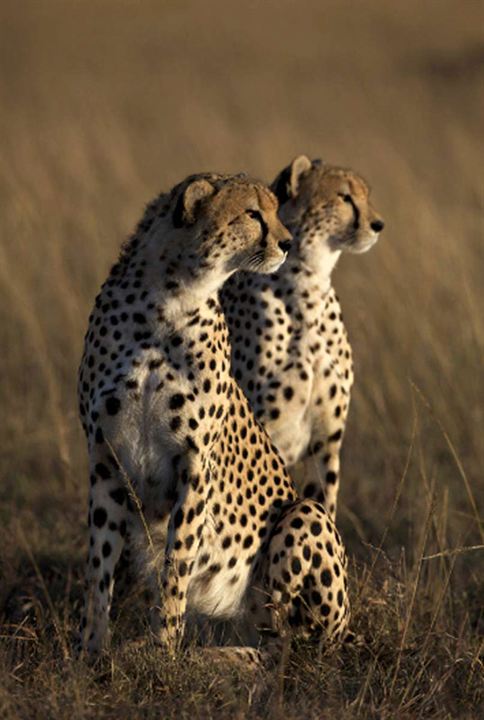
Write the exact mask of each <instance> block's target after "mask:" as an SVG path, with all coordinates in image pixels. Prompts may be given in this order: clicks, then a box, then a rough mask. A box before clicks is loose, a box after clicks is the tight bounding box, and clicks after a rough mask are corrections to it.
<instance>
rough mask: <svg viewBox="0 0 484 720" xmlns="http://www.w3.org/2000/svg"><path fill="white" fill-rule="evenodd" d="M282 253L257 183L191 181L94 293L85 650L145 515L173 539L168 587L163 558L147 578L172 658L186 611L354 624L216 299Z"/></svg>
mask: <svg viewBox="0 0 484 720" xmlns="http://www.w3.org/2000/svg"><path fill="white" fill-rule="evenodd" d="M289 246H290V235H289V233H288V231H287V230H286V229H285V228H284V226H283V225H282V224H281V222H280V220H279V219H278V217H277V200H276V198H275V196H274V195H273V194H272V193H271V192H270V191H269V189H268V188H266V187H265V186H264V185H262V184H260V183H258V182H255V181H252V180H250V179H247V178H246V177H245V176H233V175H226V176H223V175H216V174H203V175H195V176H191V177H189V178H188V179H186V180H185V181H184V182H182V183H180V184H179V185H177V186H176V187H174V188H173V190H172V191H171V192H170V193H169V194H166V195H161V196H159V197H158V198H157V199H156V200H155V201H154V202H152V203H151V205H149V206H148V208H147V210H146V212H145V215H144V217H143V219H142V221H141V223H140V224H139V226H138V228H137V231H136V232H135V234H134V236H133V237H132V238H131V240H130V241H129V242H128V243H127V245H126V246H125V248H124V250H123V252H122V254H121V257H120V260H119V262H118V263H117V264H116V265H115V266H114V267H113V268H112V270H111V272H110V275H109V277H108V279H107V280H106V282H105V283H104V285H103V286H102V289H101V291H100V293H99V295H98V296H97V298H96V302H95V307H94V309H93V312H92V314H91V316H90V319H89V328H88V331H87V334H86V339H85V348H84V355H83V358H82V363H81V367H80V371H79V398H80V414H81V418H82V422H83V426H84V430H85V432H86V435H87V439H88V448H89V459H90V468H91V470H90V477H91V487H90V499H89V528H90V546H89V557H88V564H87V573H86V594H85V604H84V612H83V616H82V620H81V646H82V648H83V649H84V650H85V651H87V652H88V653H89V654H96V653H98V652H99V651H100V650H101V649H102V647H103V645H104V643H105V640H106V637H107V629H108V618H109V610H110V604H111V598H112V591H113V583H114V579H113V574H114V570H115V566H116V563H117V561H118V558H119V556H120V553H121V551H122V549H123V545H124V543H125V540H126V539H127V538H128V537H129V540H130V545H132V547H133V548H137V549H138V548H139V547H140V546H142V545H147V543H146V542H145V537H146V535H145V528H144V526H143V523H142V520H144V521H145V522H146V523H147V525H148V529H149V531H150V533H151V532H152V531H153V532H155V531H156V529H157V528H158V527H161V528H162V531H163V533H164V534H165V535H166V537H167V540H166V547H165V549H164V552H163V559H164V562H163V568H162V573H161V579H160V582H158V576H157V572H156V566H155V565H152V568H151V571H150V572H149V577H148V581H149V584H150V588H151V594H152V599H151V620H152V628H153V631H154V633H155V635H156V637H157V638H158V639H159V641H160V642H161V643H162V644H163V645H164V646H165V647H167V648H169V649H170V650H174V649H176V647H177V645H178V642H179V640H180V638H181V636H182V632H183V628H184V623H185V618H186V614H187V612H189V611H190V612H195V613H202V614H204V615H207V616H210V617H215V618H231V617H237V616H245V618H246V619H247V620H248V622H249V624H250V623H252V626H253V627H255V628H257V629H261V628H262V629H263V628H267V629H269V630H271V629H272V630H273V629H274V628H276V627H279V622H280V618H281V617H282V618H283V619H285V620H287V624H288V625H289V626H291V627H292V628H294V629H295V630H298V631H299V632H301V633H306V634H307V633H311V634H312V633H316V632H322V633H323V634H325V635H326V636H327V637H328V638H340V637H341V636H342V634H343V632H344V630H345V627H346V625H347V622H348V617H349V606H348V598H347V594H346V570H345V567H346V560H345V553H344V548H343V546H342V544H341V539H340V537H339V535H338V532H337V530H336V529H335V527H334V525H333V523H332V521H331V520H330V518H329V517H328V515H327V514H326V511H325V510H324V508H323V507H322V505H320V504H319V503H317V502H315V501H312V500H307V501H301V500H298V499H297V496H296V491H295V488H294V486H293V484H292V481H291V479H290V478H289V476H288V475H287V472H286V470H285V468H284V464H283V462H282V460H281V458H280V456H279V454H278V453H277V451H276V449H275V448H274V446H273V445H272V444H271V441H270V439H269V437H268V436H267V435H266V433H265V431H264V430H263V429H262V427H261V426H260V425H259V424H258V422H257V421H256V419H255V418H254V416H253V414H252V411H251V409H250V406H249V403H248V401H247V399H246V397H245V396H244V394H243V393H242V391H241V390H240V389H239V387H238V385H237V383H236V382H235V381H234V379H233V377H232V375H231V369H230V347H229V344H228V331H227V328H226V324H225V320H224V316H223V313H222V311H221V308H220V305H219V301H218V292H219V290H220V288H221V287H222V284H223V283H224V282H225V281H226V280H227V278H228V277H229V276H230V275H231V274H232V273H234V272H236V271H239V270H247V271H259V272H266V273H268V272H269V273H270V272H275V271H276V270H277V269H278V268H279V266H280V265H281V263H282V262H283V261H284V259H285V257H286V255H287V251H288V250H289ZM126 485H128V488H129V489H130V491H131V490H132V489H134V491H135V493H133V492H129V493H127V491H126ZM133 497H135V498H137V499H138V500H139V502H140V503H141V512H138V511H137V509H136V508H134V507H133V500H132V498H133ZM137 552H138V553H139V549H138V550H137ZM145 557H146V560H145V564H148V563H149V560H150V556H149V548H146V550H145Z"/></svg>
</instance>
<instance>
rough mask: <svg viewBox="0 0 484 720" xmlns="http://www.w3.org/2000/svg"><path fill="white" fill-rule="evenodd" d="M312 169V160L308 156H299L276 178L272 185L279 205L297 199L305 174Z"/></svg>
mask: <svg viewBox="0 0 484 720" xmlns="http://www.w3.org/2000/svg"><path fill="white" fill-rule="evenodd" d="M310 169H311V160H310V159H309V158H308V156H307V155H299V156H298V157H297V158H295V159H294V160H293V161H292V163H291V164H290V165H288V166H287V168H284V170H283V171H282V172H280V173H279V175H278V176H277V177H276V179H275V180H274V182H273V183H272V185H271V189H272V191H273V193H274V195H275V196H276V197H277V199H278V200H279V204H280V205H282V204H283V203H285V202H287V201H288V200H290V199H291V198H294V197H296V195H297V194H298V191H299V181H300V179H301V177H302V175H304V173H305V172H307V171H308V170H310Z"/></svg>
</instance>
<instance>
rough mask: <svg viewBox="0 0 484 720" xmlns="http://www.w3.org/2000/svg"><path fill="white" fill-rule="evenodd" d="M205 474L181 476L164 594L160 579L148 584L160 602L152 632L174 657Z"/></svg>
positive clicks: (200, 523) (196, 542)
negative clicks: (159, 582)
mask: <svg viewBox="0 0 484 720" xmlns="http://www.w3.org/2000/svg"><path fill="white" fill-rule="evenodd" d="M202 472H203V471H202ZM202 472H196V471H194V469H193V468H191V469H190V471H186V470H185V471H183V473H182V475H181V480H180V487H179V491H178V496H179V498H178V501H177V502H176V503H175V505H174V507H173V510H172V512H171V515H170V521H169V524H168V535H167V543H166V551H165V558H164V564H163V572H162V582H161V593H160V588H159V584H158V583H157V578H156V577H155V576H154V575H153V574H152V575H151V576H150V580H149V582H150V585H151V590H152V596H153V597H154V598H155V599H157V602H155V603H154V606H153V607H152V610H151V626H152V630H153V633H154V634H155V636H156V637H157V638H158V639H159V641H160V642H161V644H162V645H163V646H164V647H166V649H167V650H168V651H169V652H171V653H173V652H175V651H176V649H177V647H178V645H179V643H180V641H181V639H182V635H183V630H184V624H185V613H186V607H187V594H188V587H189V584H190V579H191V576H192V573H193V569H194V565H195V559H196V556H197V552H198V548H199V545H200V539H201V536H202V532H203V526H204V522H205V514H206V499H207V489H208V488H207V486H208V483H207V482H206V478H205V473H203V475H202ZM208 472H209V471H207V474H208ZM202 477H203V478H204V481H202Z"/></svg>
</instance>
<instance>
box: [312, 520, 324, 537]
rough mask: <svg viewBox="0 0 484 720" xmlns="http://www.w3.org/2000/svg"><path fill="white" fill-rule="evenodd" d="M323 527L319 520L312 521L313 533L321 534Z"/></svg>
mask: <svg viewBox="0 0 484 720" xmlns="http://www.w3.org/2000/svg"><path fill="white" fill-rule="evenodd" d="M322 530H323V528H322V527H321V523H320V522H319V521H318V520H315V521H314V522H312V523H311V532H312V534H313V535H321V532H322Z"/></svg>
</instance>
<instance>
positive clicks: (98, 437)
mask: <svg viewBox="0 0 484 720" xmlns="http://www.w3.org/2000/svg"><path fill="white" fill-rule="evenodd" d="M96 442H97V443H99V444H100V443H102V442H104V435H103V431H102V430H101V428H100V427H98V428H97V430H96Z"/></svg>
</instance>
